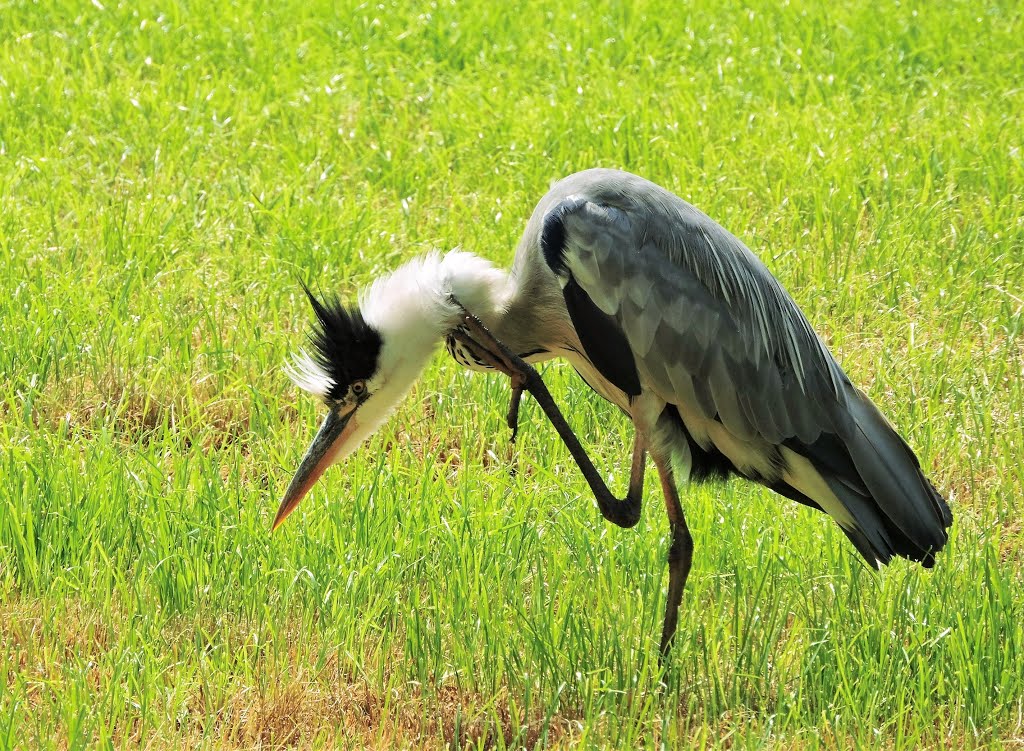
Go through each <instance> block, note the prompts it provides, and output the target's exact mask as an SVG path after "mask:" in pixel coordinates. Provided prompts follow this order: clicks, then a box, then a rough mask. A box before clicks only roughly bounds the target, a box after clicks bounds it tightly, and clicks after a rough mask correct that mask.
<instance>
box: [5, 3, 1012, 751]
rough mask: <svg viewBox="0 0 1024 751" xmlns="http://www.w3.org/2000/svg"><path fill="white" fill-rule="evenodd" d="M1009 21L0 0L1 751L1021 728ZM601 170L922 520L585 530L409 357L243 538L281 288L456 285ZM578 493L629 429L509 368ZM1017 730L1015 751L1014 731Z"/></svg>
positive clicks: (281, 438)
mask: <svg viewBox="0 0 1024 751" xmlns="http://www.w3.org/2000/svg"><path fill="white" fill-rule="evenodd" d="M1021 38H1024V19H1022V11H1021V8H1020V6H1019V5H1018V4H1016V3H1010V2H1007V3H1001V4H1000V3H977V2H951V3H941V4H918V5H916V6H915V4H913V3H909V4H908V3H904V2H895V1H893V0H882V1H881V2H866V1H864V2H861V1H859V0H848V1H847V0H844V2H841V3H836V4H833V3H830V4H822V5H817V4H812V3H806V2H802V1H794V2H791V3H787V4H785V5H783V6H777V5H776V4H775V3H769V2H762V0H751V2H748V3H736V2H729V1H728V0H725V1H723V2H718V3H715V4H714V7H710V4H704V3H700V4H695V5H693V6H688V5H680V4H677V3H674V2H639V3H628V4H623V5H619V4H612V3H610V2H609V3H599V4H595V5H594V6H593V7H591V8H589V9H583V8H577V7H576V6H575V5H574V4H572V3H551V2H545V3H542V2H529V3H494V4H485V3H482V2H476V3H456V2H454V0H451V1H449V0H442V2H439V3H432V4H429V5H428V4H425V3H424V4H422V5H421V6H419V7H407V6H406V5H405V4H402V3H397V2H385V3H382V4H379V5H378V4H375V3H365V4H356V3H353V2H349V1H348V0H342V1H341V2H335V3H331V2H324V1H323V0H306V1H305V2H290V1H286V2H276V3H245V2H237V3H216V4H201V3H188V2H184V1H183V0H178V1H177V2H176V1H175V0H172V1H171V2H169V3H164V4H159V5H154V4H151V3H149V2H143V3H116V2H114V1H113V0H100V2H95V0H94V2H93V3H91V4H90V3H84V2H82V3H61V2H56V1H53V2H48V1H47V0H43V1H42V2H38V3H32V4H29V3H20V2H15V3H9V2H7V3H0V375H2V377H0V445H2V447H3V451H2V453H0V748H61V749H63V748H67V749H78V748H85V747H96V748H132V747H138V746H141V747H145V748H175V747H204V748H233V747H247V746H257V747H264V748H276V747H280V746H299V747H340V748H360V747H363V746H371V747H379V748H391V747H409V746H420V745H426V746H428V747H436V748H441V747H466V746H473V747H488V748H499V749H500V748H513V747H521V746H527V747H533V746H541V747H543V746H555V747H559V748H576V747H579V748H593V747H609V748H652V749H653V748H685V747H705V746H706V747H712V748H760V747H771V748H780V749H789V748H793V749H815V748H833V747H840V748H858V749H860V748H864V749H875V748H892V749H896V748H905V749H916V748H922V747H954V748H961V747H975V746H982V747H998V746H1008V747H1020V746H1021V745H1022V744H1024V740H1022V738H1024V720H1022V719H1021V718H1022V716H1024V656H1022V652H1024V625H1022V624H1024V594H1022V591H1024V573H1022V562H1024V526H1022V523H1021V521H1020V515H1021V512H1022V499H1021V492H1022V490H1021V489H1022V487H1024V383H1022V382H1024V377H1022V366H1024V344H1022V342H1024V339H1022V336H1021V333H1022V332H1021V328H1022V320H1021V310H1022V305H1024V302H1022V298H1024V200H1022V190H1024V189H1022V186H1024V162H1022V160H1024V143H1022V141H1024V138H1022V134H1024V116H1022V112H1024V76H1022V72H1024V55H1022V53H1021V45H1020V39H1021ZM599 165H603V166H617V167H622V168H625V169H629V170H632V171H634V172H638V173H641V174H643V175H645V176H647V177H649V178H651V179H653V180H655V181H656V182H659V183H661V184H663V185H665V186H667V187H669V188H671V189H673V190H675V191H676V192H678V193H679V194H680V195H682V196H683V197H685V198H687V199H689V200H691V201H692V202H694V203H696V204H697V205H698V206H700V207H701V208H703V209H704V210H705V211H706V212H707V213H709V214H710V215H711V216H713V217H715V218H716V219H718V220H719V221H720V222H721V223H722V224H724V225H725V226H726V227H728V228H729V229H731V230H732V231H733V232H735V233H736V234H738V235H739V236H740V237H742V238H744V239H745V240H746V241H747V242H748V244H749V245H751V247H752V248H754V249H755V251H756V252H758V253H759V254H760V255H761V257H762V258H764V259H765V261H766V262H767V263H768V265H769V267H770V268H771V269H772V270H773V272H775V273H776V274H777V275H778V276H779V278H780V279H781V280H782V281H783V283H784V284H785V285H786V286H787V288H788V289H789V290H790V291H791V292H792V294H793V295H794V297H795V298H796V299H797V301H798V302H799V303H800V304H801V306H802V307H803V308H804V310H805V311H806V312H807V314H808V316H809V318H810V319H811V321H812V323H813V324H814V325H815V326H816V328H817V329H818V330H819V331H821V332H822V333H823V335H824V336H826V338H827V339H828V341H829V342H830V345H831V347H832V349H833V351H834V352H835V353H836V354H837V356H839V358H840V359H841V361H842V363H843V364H844V366H845V367H846V369H847V371H848V372H849V373H850V375H851V377H852V378H853V380H854V381H855V382H857V383H858V384H860V385H862V386H863V387H864V388H865V389H866V390H867V391H868V393H869V394H870V395H871V396H872V398H874V399H875V400H876V401H877V402H878V403H879V404H880V405H881V406H882V408H883V410H884V411H885V412H886V413H887V414H888V415H889V416H890V417H891V419H892V420H893V421H894V422H895V424H896V425H898V426H899V428H900V430H901V432H902V433H903V434H904V435H905V436H906V437H907V439H908V440H909V441H910V443H911V444H912V445H913V446H914V447H915V448H916V449H917V450H918V451H919V453H920V455H921V457H922V461H923V463H924V465H925V466H926V467H927V468H928V470H929V473H930V474H931V476H932V477H933V479H934V480H935V482H936V483H937V484H938V485H939V486H940V487H941V488H942V489H943V491H944V492H945V493H947V494H948V496H949V497H950V499H951V503H952V506H953V509H954V513H955V515H956V526H955V528H954V533H953V537H952V540H951V542H950V544H949V547H948V549H947V551H946V552H945V553H944V554H943V555H942V556H941V557H940V559H939V561H938V565H937V566H936V568H935V569H934V570H933V571H931V572H925V571H923V570H921V569H919V568H916V567H913V566H911V565H910V564H908V563H906V562H897V563H895V564H894V565H892V566H891V567H889V568H888V569H887V570H886V571H884V572H883V573H882V574H880V575H874V574H872V573H871V572H870V571H869V570H867V568H866V567H865V566H863V565H862V564H861V563H860V562H859V560H858V558H857V555H856V553H855V551H854V550H853V549H852V548H851V546H850V545H849V544H848V543H847V541H846V540H845V538H844V537H843V535H842V534H841V533H840V532H839V530H838V528H836V527H835V526H834V525H833V524H831V523H830V522H829V521H828V520H827V519H826V518H825V517H824V516H822V515H817V514H814V513H812V512H810V511H807V510H804V509H802V508H798V507H797V506H796V505H795V504H793V503H791V502H789V501H786V500H784V499H780V498H777V497H775V496H772V495H771V494H769V493H767V492H766V491H761V490H759V489H757V488H755V487H753V486H750V485H749V484H739V483H736V484H733V485H730V486H727V487H724V488H723V487H701V488H694V489H689V490H687V491H686V492H685V494H684V504H685V508H686V512H687V518H688V519H689V521H690V526H691V528H692V529H693V531H694V536H695V538H696V545H697V548H696V556H695V565H694V571H693V574H692V576H691V578H690V583H689V586H688V589H687V592H686V596H685V598H684V604H683V612H682V614H681V618H680V628H679V638H678V646H677V648H676V651H675V654H674V655H673V659H672V662H671V667H670V669H669V671H668V672H667V674H666V675H665V676H664V677H663V678H664V685H661V684H660V680H661V678H662V676H660V675H659V672H658V668H657V659H656V652H657V638H658V635H659V630H660V620H661V610H662V607H663V598H664V593H663V590H664V585H665V582H666V578H667V571H666V566H665V563H664V557H665V551H666V531H667V529H666V526H667V525H666V522H665V519H664V513H663V511H662V510H661V508H662V502H661V499H660V496H659V495H658V493H657V492H656V490H655V488H656V487H657V483H656V482H655V481H654V478H653V476H652V477H650V478H649V479H648V487H649V488H651V489H652V490H651V491H650V492H649V494H648V498H647V500H646V503H645V512H644V518H643V519H642V521H641V523H640V525H639V526H638V527H637V528H636V529H634V530H630V531H622V530H619V529H615V528H612V527H610V526H609V525H607V524H605V523H604V522H603V521H602V520H601V518H600V515H599V514H598V512H597V510H596V508H595V505H594V502H593V500H592V498H591V496H590V493H589V491H588V490H587V488H586V484H585V482H584V481H583V479H582V478H581V477H580V475H579V473H578V471H577V470H576V469H575V467H574V466H573V464H572V462H571V460H570V459H569V457H568V455H567V452H566V451H565V450H564V448H563V447H562V446H561V445H560V443H559V442H558V440H557V437H556V436H555V434H554V431H553V430H552V429H551V428H550V426H548V425H547V424H546V423H545V421H544V420H543V417H542V415H541V414H540V413H539V411H538V410H537V409H536V408H535V406H534V405H531V404H528V403H527V405H526V407H525V419H526V422H527V424H528V426H529V428H528V429H527V430H526V431H525V434H524V435H523V437H522V439H521V445H520V448H519V466H520V472H519V474H518V475H517V476H515V477H510V475H509V473H508V471H507V468H506V462H505V461H504V456H505V451H506V440H507V435H506V431H505V429H504V427H503V412H504V407H505V403H506V398H507V395H508V386H507V384H506V383H503V382H502V381H501V379H499V378H497V377H485V376H478V375H470V374H468V373H465V372H462V371H461V370H460V369H459V368H458V366H457V365H456V364H455V363H453V362H451V361H450V360H449V358H448V357H447V356H446V355H444V356H441V355H439V356H438V357H437V358H436V360H435V361H434V362H433V363H432V364H431V366H430V367H429V368H428V371H427V372H426V374H425V376H424V378H423V379H422V381H421V382H420V384H419V385H418V386H417V388H416V389H415V390H414V392H413V394H412V395H411V397H410V398H409V400H408V401H407V403H406V404H405V406H404V407H403V408H402V409H401V410H400V412H399V413H398V414H397V415H396V417H395V419H393V420H392V421H391V422H390V423H389V425H388V426H387V427H386V428H385V429H383V430H382V431H381V433H380V434H379V435H377V436H376V437H374V439H373V440H372V441H371V442H370V443H369V444H368V445H367V446H366V447H364V449H363V450H362V451H361V452H359V453H358V454H357V455H356V456H354V457H353V458H351V459H350V460H349V461H347V462H346V463H345V464H344V465H343V466H341V467H340V468H336V469H333V470H332V471H331V472H330V473H329V474H328V475H327V476H326V477H325V479H324V480H323V481H322V482H321V484H320V485H319V486H318V487H317V489H316V490H315V492H314V493H313V495H312V497H311V498H310V499H308V500H307V501H306V502H305V503H304V504H303V505H302V506H301V507H300V509H299V511H298V512H297V513H296V514H295V515H294V516H293V517H292V518H291V519H289V522H288V523H287V524H286V525H285V526H284V528H283V529H282V530H281V531H279V532H278V533H277V534H275V535H274V536H273V537H271V536H270V535H269V534H268V531H269V523H270V520H271V518H272V515H273V512H274V511H275V509H276V504H277V500H278V498H279V497H280V493H281V492H282V490H283V488H284V486H285V484H286V483H287V481H288V479H289V477H290V473H291V471H292V470H293V469H294V467H295V466H296V463H297V461H298V459H299V457H300V455H301V452H302V451H303V450H304V449H305V447H306V444H307V442H308V440H309V438H310V437H311V435H312V432H313V430H314V429H315V425H316V423H317V420H318V416H319V411H320V410H319V408H318V405H317V404H315V403H314V402H313V400H311V399H309V398H304V397H302V396H300V395H299V394H298V393H297V391H296V390H295V389H294V388H293V387H292V386H291V385H290V384H289V383H288V381H287V379H286V378H285V377H284V376H283V374H282V372H281V365H282V363H283V362H284V361H285V358H286V356H287V354H288V352H289V351H290V350H292V349H293V348H295V347H296V346H297V345H298V344H299V343H301V341H302V331H303V330H304V328H305V326H306V324H307V322H308V320H309V312H308V310H307V305H306V303H305V301H304V299H303V298H302V294H301V288H300V285H299V281H300V280H308V281H310V282H313V283H315V284H317V285H320V286H321V287H322V288H323V289H328V290H331V289H338V290H340V291H342V292H343V293H345V294H349V293H350V292H354V291H355V290H356V289H357V288H358V286H360V285H361V284H364V283H366V282H367V281H369V280H370V279H372V278H373V277H374V275H375V274H378V273H380V272H381V271H383V270H385V269H389V268H391V267H393V266H394V265H396V264H397V263H399V262H400V261H402V260H403V259H407V258H409V257H412V256H413V255H415V254H417V253H420V252H423V251H424V250H426V249H429V248H434V247H438V248H450V247H454V246H456V245H461V246H463V247H464V248H466V249H468V250H471V251H474V252H478V253H480V254H482V255H485V256H487V257H488V258H491V259H493V260H494V261H496V262H499V263H503V264H507V263H509V262H510V261H511V258H512V253H513V248H514V246H515V242H516V240H517V239H518V236H519V234H520V232H521V231H522V227H523V226H524V223H525V220H526V218H527V216H528V215H529V213H530V212H531V210H532V208H533V206H534V204H535V202H536V201H537V200H538V199H539V198H540V196H541V195H542V194H543V193H544V192H545V191H546V189H547V187H548V186H549V184H550V182H551V181H552V180H554V179H556V178H558V177H560V176H563V175H566V174H568V173H570V172H572V171H575V170H577V169H582V168H586V167H591V166H599ZM544 374H545V378H546V380H547V381H548V382H549V384H550V385H551V387H552V389H553V391H554V393H555V395H556V398H557V399H558V400H559V402H560V403H561V404H562V405H563V407H564V409H565V410H566V411H567V412H568V413H570V414H571V420H572V422H573V424H574V425H575V427H576V428H577V429H578V430H579V432H580V433H581V435H582V436H584V441H585V443H586V444H587V445H589V446H592V447H593V448H594V452H595V460H596V462H597V463H598V465H599V467H601V468H602V470H603V471H604V472H606V473H608V474H611V475H612V476H613V481H612V485H613V488H615V489H618V488H622V487H624V485H625V478H626V475H627V474H628V467H629V448H630V445H631V431H630V427H629V426H628V425H627V424H626V423H625V422H624V420H623V419H622V418H621V417H620V416H619V415H617V414H616V412H615V410H613V409H612V408H610V407H609V405H607V404H604V403H602V402H600V401H599V400H598V399H597V398H596V397H594V396H593V395H592V394H591V393H590V392H589V390H588V389H587V388H586V387H585V386H583V385H582V384H581V383H580V381H579V380H578V379H577V378H576V377H575V375H574V374H573V373H572V372H571V369H569V368H566V367H563V366H551V367H548V368H547V369H546V370H545V371H544ZM1015 744H1016V745H1015Z"/></svg>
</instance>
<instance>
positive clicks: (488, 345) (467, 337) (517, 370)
mask: <svg viewBox="0 0 1024 751" xmlns="http://www.w3.org/2000/svg"><path fill="white" fill-rule="evenodd" d="M452 335H453V336H454V337H455V338H456V339H458V340H459V341H460V342H462V344H463V345H464V346H466V347H467V348H469V349H471V350H472V351H473V352H474V353H475V354H476V355H477V356H478V357H479V358H480V359H481V360H482V361H484V362H486V363H487V364H488V365H490V366H491V367H493V368H495V369H496V370H499V371H501V372H502V373H505V374H506V375H508V376H509V378H511V379H512V389H513V400H512V404H511V405H510V407H509V415H508V418H509V424H510V425H512V424H513V422H518V411H519V410H518V407H519V400H518V398H516V396H515V394H516V392H517V391H518V392H519V394H520V396H521V394H522V392H523V391H524V390H525V391H529V392H530V394H531V395H532V396H533V398H534V399H536V400H537V403H538V404H540V406H541V409H543V410H544V414H546V415H547V417H548V419H549V420H550V421H551V424H552V425H554V426H555V430H556V431H558V435H559V436H561V438H562V441H563V442H564V443H565V446H566V448H568V449H569V453H570V454H572V457H573V459H575V460H576V464H577V465H579V468H580V471H581V472H582V473H583V477H584V478H586V480H587V484H588V485H590V489H591V491H593V493H594V498H595V499H596V500H597V507H598V508H599V509H600V510H601V515H602V516H604V518H605V519H607V520H608V521H610V522H611V523H612V524H616V525H618V526H620V527H624V528H629V527H633V526H635V525H636V523H637V522H638V521H640V506H641V500H642V496H643V489H644V459H645V457H646V447H645V446H644V442H643V439H642V437H641V435H640V433H639V432H638V433H637V436H636V442H635V444H634V446H633V463H632V467H631V469H630V478H629V491H628V492H627V493H626V497H625V498H624V499H622V500H620V499H618V498H616V497H615V496H614V495H612V492H611V491H610V490H609V489H608V486H607V485H606V484H605V482H604V480H603V479H602V478H601V475H600V474H599V473H598V471H597V469H596V468H595V467H594V463H593V462H592V461H591V460H590V456H589V455H588V454H587V452H586V451H585V450H584V448H583V446H582V445H581V444H580V441H579V439H578V438H577V437H576V434H575V433H574V432H573V430H572V428H570V427H569V424H568V423H567V422H566V421H565V418H564V417H563V416H562V413H561V411H560V410H559V409H558V405H557V404H555V400H554V399H553V398H552V396H551V392H550V391H548V389H547V386H546V385H545V384H544V381H543V379H541V377H540V374H539V373H538V372H537V370H536V369H535V368H534V367H533V366H532V365H530V364H529V363H528V362H526V361H525V360H523V359H522V358H521V357H519V356H518V355H516V354H515V353H514V352H512V351H511V350H510V349H509V348H508V347H506V346H505V345H504V344H502V343H501V342H499V341H498V340H497V339H495V338H494V335H493V334H491V332H490V331H488V330H487V327H486V326H484V325H483V323H481V322H480V320H479V319H478V318H477V317H476V316H474V315H472V314H471V313H466V315H465V316H464V318H463V325H462V327H460V328H458V329H456V330H455V331H453V332H452Z"/></svg>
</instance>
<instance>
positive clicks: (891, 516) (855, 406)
mask: <svg viewBox="0 0 1024 751" xmlns="http://www.w3.org/2000/svg"><path fill="white" fill-rule="evenodd" d="M850 388H851V391H850V392H849V393H848V396H849V398H848V399H847V410H846V411H845V414H844V415H843V419H842V420H840V421H838V422H840V424H841V425H842V427H841V429H840V434H839V435H835V434H823V435H822V436H821V437H820V438H819V439H818V440H816V441H815V442H814V443H813V444H811V445H800V446H799V447H796V446H794V447H793V448H794V449H795V450H796V451H797V452H798V453H801V454H803V455H804V456H805V457H807V459H809V460H810V461H811V463H812V464H814V466H815V468H816V469H817V470H818V472H819V473H820V474H821V476H822V478H823V479H824V480H825V482H826V483H827V485H828V486H829V489H831V490H832V492H833V494H834V495H835V497H836V498H837V499H838V500H839V502H840V503H842V505H843V506H844V507H845V508H846V510H847V511H849V514H850V517H851V518H852V521H853V523H852V524H849V523H847V524H846V525H842V524H841V526H842V528H843V531H844V532H845V533H846V535H847V537H849V538H850V541H851V542H852V543H853V544H854V546H855V547H856V548H857V550H858V551H859V552H860V553H861V555H863V556H864V558H866V559H867V560H868V562H869V563H872V564H876V562H877V563H880V564H884V563H888V562H889V561H890V560H891V559H892V558H893V556H901V557H903V558H908V559H910V560H913V561H919V562H921V564H922V565H924V566H925V567H927V568H930V567H931V566H933V565H934V563H935V554H936V553H938V552H939V551H940V550H941V549H942V548H943V546H944V545H945V544H946V541H947V539H948V537H949V535H948V531H947V530H948V529H949V526H950V524H952V521H953V515H952V513H951V512H950V509H949V505H948V504H947V503H946V501H945V499H944V498H943V497H942V496H941V495H940V494H939V492H938V491H937V490H936V489H935V486H934V485H932V483H931V482H930V481H929V480H928V478H927V477H925V475H924V473H923V472H922V471H921V464H920V461H919V460H918V458H917V456H916V455H915V454H914V452H913V450H912V449H911V448H910V446H908V445H907V443H906V441H904V440H903V439H902V438H901V437H900V436H899V434H898V433H896V431H895V430H894V429H893V428H892V426H891V425H890V424H889V422H888V421H887V420H886V419H885V417H883V416H882V414H881V413H880V412H879V411H878V408H877V407H875V405H874V404H873V403H872V402H871V401H870V400H869V399H868V398H867V397H866V396H864V394H862V393H861V392H860V391H859V390H857V389H855V388H853V387H850Z"/></svg>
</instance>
